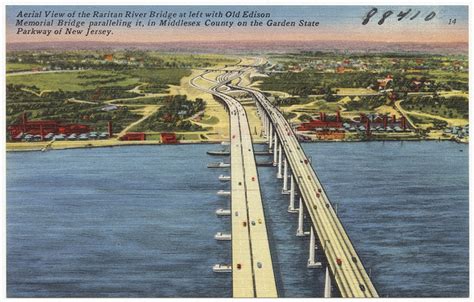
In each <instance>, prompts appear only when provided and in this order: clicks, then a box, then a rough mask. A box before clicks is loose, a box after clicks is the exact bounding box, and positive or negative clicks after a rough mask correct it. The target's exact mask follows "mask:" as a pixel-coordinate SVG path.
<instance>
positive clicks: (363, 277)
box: [191, 60, 378, 297]
mask: <svg viewBox="0 0 474 302" xmlns="http://www.w3.org/2000/svg"><path fill="white" fill-rule="evenodd" d="M260 62H262V60H260ZM257 64H260V63H257ZM252 68H253V67H252V66H245V67H242V66H236V67H235V69H234V70H231V71H229V70H221V72H223V73H222V74H220V75H219V76H217V77H216V81H215V82H216V84H215V85H213V86H212V87H211V88H208V89H203V88H202V87H199V86H198V85H195V84H194V81H191V84H192V85H194V86H195V87H196V88H198V89H201V90H205V91H207V92H209V93H211V94H213V95H214V96H215V97H217V98H218V99H220V100H222V102H223V103H224V104H225V106H226V108H227V110H228V112H229V117H230V138H231V139H230V146H231V152H230V154H231V165H230V166H231V176H230V179H231V192H230V195H231V211H230V215H231V217H232V218H231V219H232V235H231V236H232V237H231V240H232V277H233V296H234V297H276V296H277V289H276V285H275V284H276V282H275V278H274V273H273V268H272V265H273V264H272V260H271V255H270V245H269V243H268V236H267V229H266V224H265V217H264V212H263V211H264V209H263V206H262V200H261V195H260V187H259V182H258V175H257V170H256V165H255V154H254V151H253V146H252V138H251V135H250V131H249V124H248V120H247V117H246V112H245V109H244V108H243V106H242V105H241V104H240V103H239V102H238V101H237V100H236V99H234V98H232V97H230V96H229V95H227V94H226V93H228V92H229V91H235V90H239V91H243V92H246V93H248V94H249V95H250V96H252V98H253V99H254V100H255V102H256V106H257V110H258V113H259V116H260V118H261V121H262V124H263V127H264V133H265V136H266V139H267V142H268V151H269V152H270V153H272V154H273V165H274V166H276V167H277V173H276V176H277V178H278V179H282V183H283V188H282V193H283V194H288V195H289V206H288V212H290V213H298V227H297V231H296V236H308V235H309V236H310V240H309V242H310V244H309V257H308V263H307V266H308V268H321V267H322V263H321V262H319V261H317V259H315V248H317V247H319V248H321V249H322V251H323V252H324V255H325V257H326V262H325V263H327V265H325V270H326V272H325V273H326V278H325V288H324V297H331V296H332V295H333V293H332V282H335V285H336V286H337V289H338V291H339V293H340V295H341V296H342V297H378V293H377V290H376V289H375V287H374V285H373V284H372V281H371V279H370V277H369V275H368V274H367V272H366V270H365V268H364V266H363V264H362V261H361V260H360V258H359V256H358V254H357V252H356V250H355V248H354V246H353V245H352V242H351V240H350V238H349V236H348V235H347V232H346V231H345V229H344V227H343V225H342V223H341V221H340V220H339V218H338V216H337V213H336V212H335V210H334V208H333V206H332V204H331V202H330V201H329V198H328V196H327V194H326V192H325V190H324V188H323V186H322V184H321V182H320V181H319V178H318V176H317V174H316V173H315V171H314V169H313V167H312V165H311V163H310V161H309V159H308V157H307V156H306V154H305V152H304V150H303V148H302V147H301V145H300V143H299V141H298V139H297V137H296V135H295V133H294V132H293V129H292V128H291V126H290V125H289V123H288V122H287V121H286V119H285V118H284V117H283V115H282V114H281V112H280V111H279V110H278V108H276V107H275V106H273V104H271V103H270V101H269V100H268V99H267V98H266V96H265V95H264V94H263V93H262V92H260V91H258V90H256V89H253V88H249V87H242V86H238V84H237V85H235V84H232V82H233V81H234V80H236V81H235V82H238V83H240V81H238V78H239V77H240V76H242V75H243V74H244V73H246V72H249V71H251V70H252ZM206 73H209V71H208V72H205V73H204V74H206ZM204 74H203V75H204ZM203 75H201V76H203ZM195 79H196V78H195ZM224 86H225V87H224ZM297 196H299V198H298V201H299V202H298V206H296V197H297ZM305 213H306V215H305ZM245 215H246V216H245ZM305 216H307V217H309V218H310V222H311V228H310V230H304V218H305ZM316 238H317V239H318V242H319V245H317V244H316Z"/></svg>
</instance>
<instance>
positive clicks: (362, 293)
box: [235, 87, 378, 297]
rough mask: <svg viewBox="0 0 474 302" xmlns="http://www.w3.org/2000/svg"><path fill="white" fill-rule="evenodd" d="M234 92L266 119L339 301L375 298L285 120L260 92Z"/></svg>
mask: <svg viewBox="0 0 474 302" xmlns="http://www.w3.org/2000/svg"><path fill="white" fill-rule="evenodd" d="M235 88H238V89H241V90H244V91H247V92H249V93H251V94H252V95H254V96H255V98H256V100H257V102H258V104H259V105H261V106H262V108H263V110H265V111H266V113H267V114H268V115H269V117H270V119H271V121H272V124H273V125H274V127H275V131H276V134H277V135H278V137H279V141H280V143H281V144H282V147H283V149H284V152H285V155H286V157H287V159H288V162H289V165H290V167H291V170H292V171H293V175H294V176H295V178H296V183H297V185H298V188H299V191H300V193H301V195H302V197H303V200H304V203H305V205H306V209H307V210H308V213H309V216H310V217H311V221H312V224H313V226H314V227H315V230H316V231H317V234H318V237H319V239H320V241H321V244H322V248H323V250H324V252H325V254H326V258H327V260H328V263H329V267H330V270H331V272H332V274H333V276H334V278H335V280H336V283H337V285H338V288H339V291H340V292H341V295H342V296H343V297H377V296H378V293H377V291H376V289H375V287H374V286H373V284H372V281H371V280H370V278H369V276H368V274H367V272H366V271H365V268H364V267H363V265H362V262H361V261H360V259H359V256H358V255H357V252H356V251H355V249H354V247H353V246H352V243H351V241H350V239H349V237H348V235H347V233H346V231H345V229H344V227H343V226H342V224H341V222H340V220H339V218H338V217H337V215H336V213H335V211H334V209H333V207H332V205H331V203H330V201H329V199H328V197H327V195H326V193H325V191H324V189H323V187H322V185H321V183H320V181H319V179H318V177H317V175H316V173H315V172H314V170H313V169H312V167H311V165H310V164H307V162H308V159H307V157H306V155H305V153H304V150H303V149H302V148H301V146H300V144H299V142H298V140H297V138H296V136H295V134H294V133H293V130H292V129H291V127H290V125H289V124H288V122H287V121H286V119H285V118H284V117H283V115H282V114H281V113H280V112H279V111H278V110H277V109H276V108H275V107H274V106H273V105H272V104H271V103H270V102H269V101H268V100H267V98H266V97H265V96H264V95H263V94H262V93H261V92H259V91H257V90H253V89H249V88H244V87H235Z"/></svg>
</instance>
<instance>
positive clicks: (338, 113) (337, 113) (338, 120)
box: [336, 110, 341, 123]
mask: <svg viewBox="0 0 474 302" xmlns="http://www.w3.org/2000/svg"><path fill="white" fill-rule="evenodd" d="M336 122H338V123H340V122H341V113H340V112H339V110H338V111H336Z"/></svg>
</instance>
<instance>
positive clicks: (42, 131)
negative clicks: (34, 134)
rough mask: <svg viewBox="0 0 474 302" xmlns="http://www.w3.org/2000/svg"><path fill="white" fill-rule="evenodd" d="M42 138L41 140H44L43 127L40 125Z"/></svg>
mask: <svg viewBox="0 0 474 302" xmlns="http://www.w3.org/2000/svg"><path fill="white" fill-rule="evenodd" d="M40 136H41V140H44V131H43V125H40Z"/></svg>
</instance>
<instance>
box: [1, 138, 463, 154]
mask: <svg viewBox="0 0 474 302" xmlns="http://www.w3.org/2000/svg"><path fill="white" fill-rule="evenodd" d="M404 141H407V142H415V141H416V142H419V141H450V142H454V143H458V144H469V142H465V141H459V140H455V139H441V140H440V139H435V138H423V139H422V138H413V139H372V140H362V139H359V140H356V139H354V140H319V141H318V140H314V141H301V143H304V144H313V143H316V144H317V143H367V142H404ZM94 142H96V143H97V142H99V143H98V144H94ZM221 142H222V140H220V141H182V142H180V143H177V144H163V143H161V142H160V141H116V140H114V141H100V140H98V141H91V142H88V143H86V144H84V142H75V141H74V142H71V141H66V142H56V144H57V145H53V148H51V149H49V150H48V151H54V150H68V149H95V148H113V147H126V146H170V145H202V144H207V145H216V144H220V143H221ZM58 143H59V144H58ZM254 144H257V145H262V144H266V143H265V141H264V140H260V139H259V140H256V141H254ZM44 145H45V144H44V142H41V143H40V142H20V143H11V142H7V143H6V152H41V149H42V148H43V147H44Z"/></svg>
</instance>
